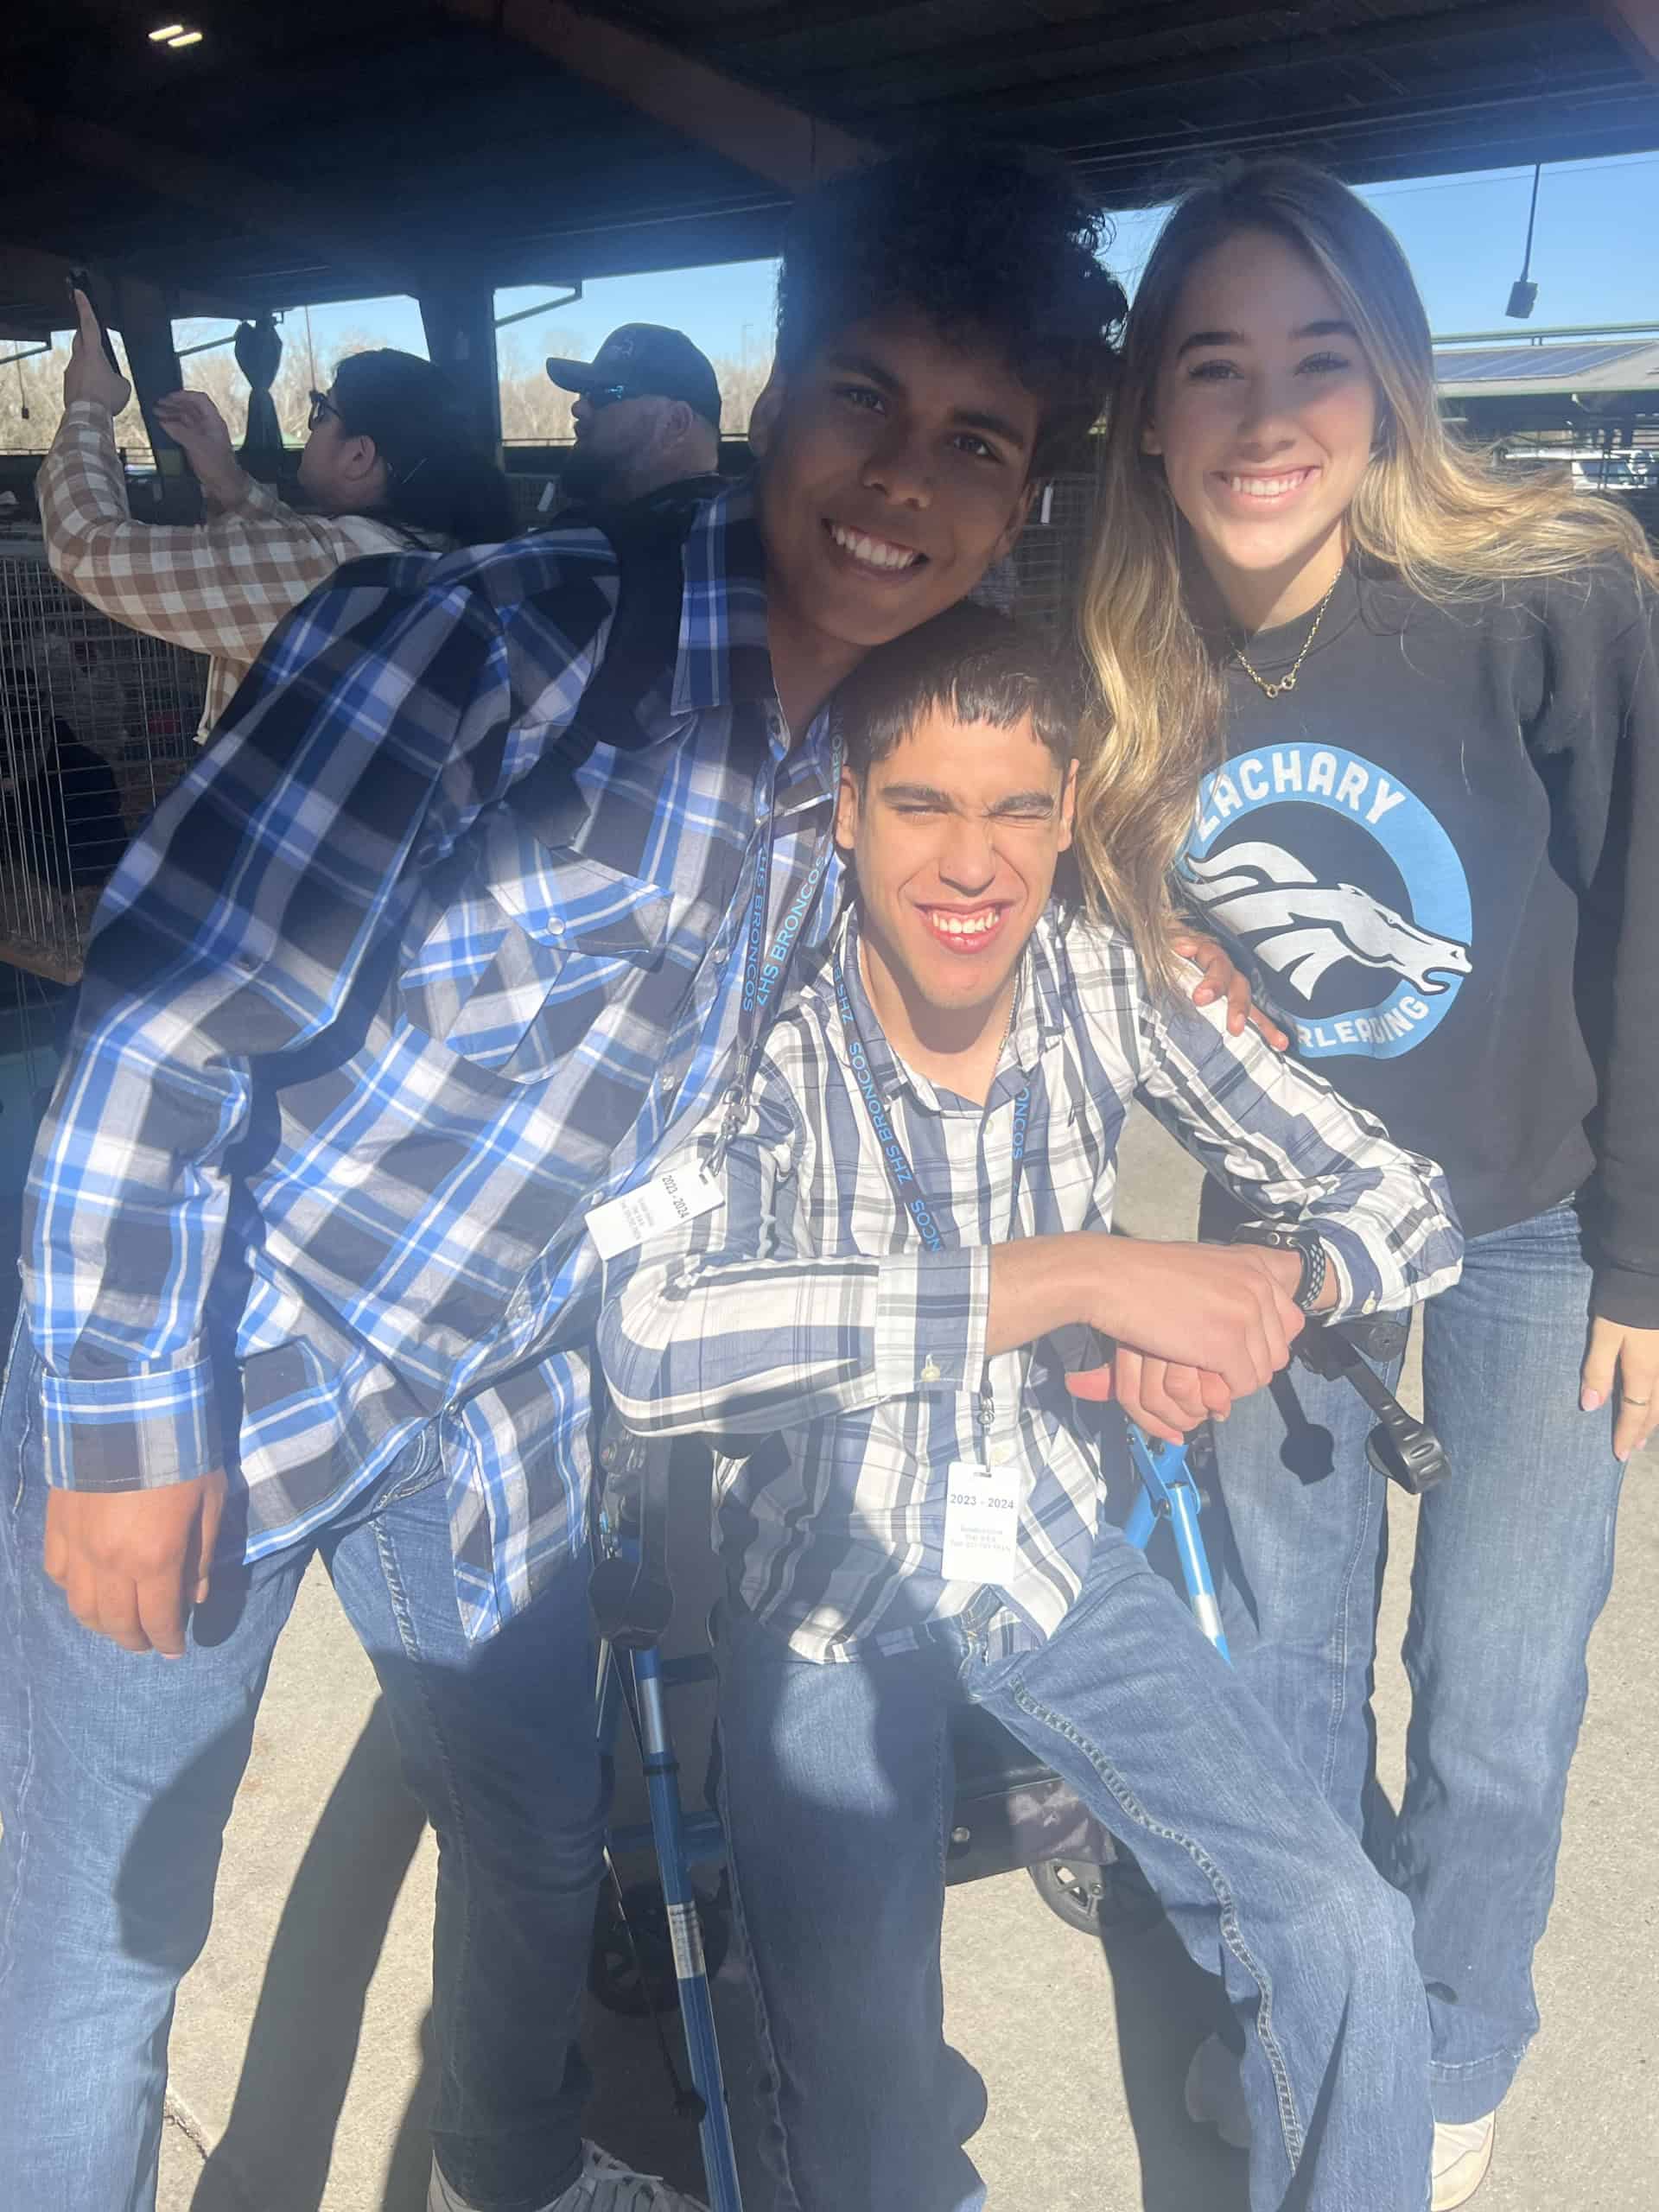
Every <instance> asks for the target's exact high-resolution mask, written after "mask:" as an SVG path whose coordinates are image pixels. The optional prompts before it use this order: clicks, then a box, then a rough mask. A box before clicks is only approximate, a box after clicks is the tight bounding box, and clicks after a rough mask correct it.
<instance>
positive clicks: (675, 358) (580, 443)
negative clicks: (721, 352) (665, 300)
mask: <svg viewBox="0 0 1659 2212" xmlns="http://www.w3.org/2000/svg"><path fill="white" fill-rule="evenodd" d="M547 373H548V374H549V376H550V377H551V378H552V379H553V381H554V383H555V384H556V385H561V386H562V387H563V390H565V391H574V392H575V393H577V394H578V395H579V396H578V397H577V400H576V404H575V408H574V409H573V410H572V419H573V421H574V422H575V430H576V447H575V452H574V453H573V454H571V456H570V458H569V461H567V462H566V463H565V465H564V467H563V468H562V469H561V470H560V472H559V485H560V489H561V490H562V491H563V493H564V494H565V496H566V497H567V498H568V499H575V500H577V501H580V502H581V503H582V505H587V506H592V507H612V508H614V507H619V506H625V505H628V504H630V503H631V502H632V501H634V500H636V499H652V500H658V499H675V500H681V499H712V498H713V496H714V495H715V493H716V492H718V491H719V490H720V489H721V480H720V478H719V476H718V474H716V473H715V472H716V469H717V467H718V464H719V461H720V385H719V384H718V382H717V381H716V379H715V372H714V367H713V365H712V364H711V363H710V362H709V359H708V357H707V356H706V355H705V354H703V353H699V352H698V350H697V348H696V346H694V345H693V344H692V343H691V340H690V339H689V338H688V337H687V336H686V335H685V333H684V332H683V331H681V330H665V329H664V328H663V327H662V326H661V325H660V324H658V323H654V322H625V323H624V324H623V325H622V327H621V328H620V330H613V332H612V333H611V334H610V336H609V337H608V338H607V340H605V343H604V344H603V345H602V346H601V347H600V349H599V351H598V353H595V354H594V358H593V359H592V360H591V361H568V360H563V359H559V358H557V357H555V358H554V359H551V360H550V361H549V362H548V365H547Z"/></svg>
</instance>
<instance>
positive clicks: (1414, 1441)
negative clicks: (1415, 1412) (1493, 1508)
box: [1296, 1322, 1452, 1497]
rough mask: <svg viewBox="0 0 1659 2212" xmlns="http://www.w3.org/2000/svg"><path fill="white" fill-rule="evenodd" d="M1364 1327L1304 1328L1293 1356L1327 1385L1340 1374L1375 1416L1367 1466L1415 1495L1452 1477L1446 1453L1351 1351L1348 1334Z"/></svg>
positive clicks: (1434, 1436)
mask: <svg viewBox="0 0 1659 2212" xmlns="http://www.w3.org/2000/svg"><path fill="white" fill-rule="evenodd" d="M1351 1327H1363V1323H1352V1324H1349V1323H1343V1322H1337V1323H1335V1324H1333V1325H1330V1326H1325V1325H1319V1326H1316V1327H1313V1328H1307V1329H1304V1330H1303V1332H1302V1333H1301V1335H1300V1337H1299V1338H1297V1339H1296V1357H1297V1358H1298V1359H1300V1361H1301V1362H1302V1363H1303V1364H1304V1365H1305V1366H1307V1367H1311V1368H1312V1369H1313V1372H1314V1373H1315V1374H1316V1375H1323V1376H1325V1378H1326V1380H1327V1381H1332V1382H1334V1381H1335V1380H1336V1379H1337V1378H1338V1376H1341V1377H1342V1378H1344V1380H1345V1381H1347V1382H1349V1383H1351V1384H1352V1385H1353V1387H1354V1389H1356V1390H1357V1391H1358V1393H1359V1395H1360V1396H1361V1397H1362V1398H1363V1399H1364V1401H1365V1402H1366V1404H1367V1405H1368V1406H1369V1407H1370V1409H1371V1411H1372V1412H1373V1413H1374V1414H1376V1416H1377V1425H1376V1427H1375V1428H1374V1429H1373V1430H1372V1431H1371V1433H1370V1436H1369V1437H1367V1439H1366V1440H1365V1450H1366V1453H1367V1456H1368V1457H1369V1459H1370V1463H1371V1465H1372V1466H1374V1467H1375V1468H1376V1471H1377V1472H1378V1474H1380V1475H1386V1476H1387V1477H1388V1478H1389V1481H1390V1482H1395V1483H1398V1484H1399V1485H1400V1487H1401V1489H1402V1490H1403V1491H1410V1492H1411V1494H1412V1495H1413V1497H1417V1496H1420V1495H1421V1492H1422V1491H1426V1490H1433V1488H1434V1486H1435V1484H1437V1483H1443V1482H1444V1481H1445V1480H1446V1477H1447V1476H1448V1475H1449V1474H1450V1473H1451V1471H1452V1470H1451V1467H1450V1466H1449V1465H1448V1464H1447V1461H1446V1450H1445V1447H1444V1446H1443V1445H1442V1444H1441V1442H1440V1438H1439V1437H1438V1436H1436V1435H1435V1433H1434V1432H1433V1429H1432V1428H1430V1427H1427V1424H1426V1423H1424V1422H1422V1421H1414V1420H1413V1419H1412V1417H1411V1415H1410V1414H1408V1412H1407V1411H1406V1409H1405V1408H1404V1407H1403V1406H1402V1404H1401V1402H1400V1401H1399V1399H1398V1398H1396V1397H1395V1395H1394V1393H1393V1391H1392V1390H1390V1389H1389V1386H1388V1384H1387V1383H1384V1381H1383V1378H1382V1376H1380V1375H1379V1374H1378V1373H1377V1372H1376V1369H1375V1368H1374V1367H1372V1366H1370V1364H1368V1363H1367V1362H1366V1361H1365V1360H1364V1359H1363V1358H1362V1357H1360V1355H1359V1353H1358V1352H1357V1351H1356V1350H1355V1348H1354V1345H1353V1344H1352V1343H1351V1340H1350V1337H1349V1334H1348V1331H1349V1329H1350V1328H1351Z"/></svg>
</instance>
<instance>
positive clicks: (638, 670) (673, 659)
mask: <svg viewBox="0 0 1659 2212" xmlns="http://www.w3.org/2000/svg"><path fill="white" fill-rule="evenodd" d="M701 507H702V502H701V501H700V500H696V499H685V500H681V501H677V502H675V503H673V504H669V505H663V506H660V507H652V508H649V509H647V510H645V512H636V511H634V510H628V511H626V512H623V513H620V514H614V515H607V516H605V517H603V518H598V517H595V518H594V521H593V527H594V529H595V530H599V531H602V532H603V534H604V535H605V536H606V537H608V538H609V539H610V541H611V543H612V545H613V548H614V549H615V552H616V562H617V569H618V575H619V578H620V583H619V594H618V599H617V607H616V614H615V618H614V620H613V621H612V624H611V630H610V636H609V638H608V639H607V643H606V646H605V658H604V659H603V660H602V661H601V663H600V664H599V667H598V668H597V669H596V670H595V671H594V675H593V677H592V679H591V680H590V681H589V683H588V689H587V691H586V692H585V693H584V695H583V697H582V704H581V706H580V707H578V708H577V709H576V713H575V720H574V721H573V722H572V724H571V728H572V729H573V730H574V731H576V732H578V733H579V734H580V735H581V738H582V741H583V743H584V745H585V747H586V750H587V751H588V752H591V751H592V750H593V748H594V746H596V745H613V746H616V747H619V748H620V749H621V750H622V751H624V752H628V751H637V750H638V749H639V748H640V747H643V746H646V745H649V744H651V743H652V742H653V740H652V734H651V733H650V731H649V730H648V729H646V728H645V727H644V726H643V725H642V722H641V718H640V712H639V710H640V708H641V706H642V705H643V704H644V703H645V702H646V701H648V700H650V699H652V697H653V696H658V695H660V694H661V692H662V690H663V689H664V685H666V684H671V683H673V681H674V670H675V666H676V664H677V661H678V659H679V652H680V606H681V601H683V598H684V595H685V557H684V556H685V541H686V539H687V537H689V536H690V531H691V525H692V524H693V523H694V522H695V520H696V517H697V514H698V512H700V510H701ZM564 526H565V524H563V522H561V524H558V525H556V527H564ZM562 750H563V751H564V752H565V753H566V755H567V757H568V755H569V747H568V745H567V746H566V747H563V748H562Z"/></svg>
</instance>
